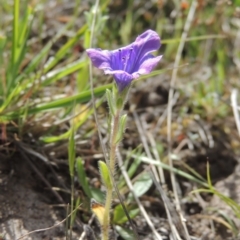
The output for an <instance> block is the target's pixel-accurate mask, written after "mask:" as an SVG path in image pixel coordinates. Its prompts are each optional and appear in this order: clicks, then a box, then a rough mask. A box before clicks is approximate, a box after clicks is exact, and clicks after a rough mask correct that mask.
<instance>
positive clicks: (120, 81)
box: [105, 70, 134, 92]
mask: <svg viewBox="0 0 240 240" xmlns="http://www.w3.org/2000/svg"><path fill="white" fill-rule="evenodd" d="M105 73H106V74H113V77H114V79H115V82H116V84H117V87H118V91H119V92H122V91H123V89H124V88H126V87H127V86H128V85H130V84H131V82H132V80H133V79H134V78H133V76H132V75H131V74H129V73H127V72H125V71H122V70H118V71H106V72H105Z"/></svg>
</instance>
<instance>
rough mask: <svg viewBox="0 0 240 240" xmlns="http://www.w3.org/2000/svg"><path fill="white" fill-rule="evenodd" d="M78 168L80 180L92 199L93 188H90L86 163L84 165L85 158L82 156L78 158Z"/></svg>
mask: <svg viewBox="0 0 240 240" xmlns="http://www.w3.org/2000/svg"><path fill="white" fill-rule="evenodd" d="M76 170H77V175H78V180H79V182H80V184H81V186H82V188H83V190H84V192H85V193H86V195H87V196H88V198H89V199H91V198H92V193H91V190H90V187H89V184H88V180H87V176H86V172H85V169H84V165H83V160H82V158H80V157H78V158H77V160H76Z"/></svg>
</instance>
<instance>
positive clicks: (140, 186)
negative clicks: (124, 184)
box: [129, 172, 153, 198]
mask: <svg viewBox="0 0 240 240" xmlns="http://www.w3.org/2000/svg"><path fill="white" fill-rule="evenodd" d="M152 183H153V181H152V178H151V176H150V174H149V173H147V172H145V173H143V174H142V175H141V176H140V177H139V178H138V179H137V181H136V182H135V183H134V184H133V189H134V193H135V194H136V195H137V197H140V196H142V195H143V194H144V193H145V192H147V191H148V190H149V189H150V187H151V186H152ZM129 198H132V194H131V193H130V194H129Z"/></svg>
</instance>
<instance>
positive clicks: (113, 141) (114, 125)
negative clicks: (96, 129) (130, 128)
mask: <svg viewBox="0 0 240 240" xmlns="http://www.w3.org/2000/svg"><path fill="white" fill-rule="evenodd" d="M119 118H120V110H118V111H117V112H116V114H115V116H112V121H111V133H110V154H109V170H110V172H111V178H112V177H114V172H115V160H116V150H117V146H118V143H117V133H118V127H119ZM112 181H114V179H112ZM112 195H113V188H112V187H107V191H106V202H105V212H104V218H103V225H102V240H108V239H109V229H110V211H111V206H112Z"/></svg>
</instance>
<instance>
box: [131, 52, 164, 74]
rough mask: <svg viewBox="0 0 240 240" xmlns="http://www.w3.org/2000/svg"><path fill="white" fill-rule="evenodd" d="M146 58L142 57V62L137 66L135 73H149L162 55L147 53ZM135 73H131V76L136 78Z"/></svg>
mask: <svg viewBox="0 0 240 240" xmlns="http://www.w3.org/2000/svg"><path fill="white" fill-rule="evenodd" d="M149 56H150V57H148V59H144V61H143V62H142V64H141V65H140V66H139V68H138V71H137V72H136V73H137V74H140V75H142V74H148V73H150V72H151V71H152V70H153V69H154V68H155V67H156V66H157V65H158V63H159V61H160V60H161V58H162V56H158V57H153V56H152V55H149ZM136 73H134V74H133V77H134V78H136Z"/></svg>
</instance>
